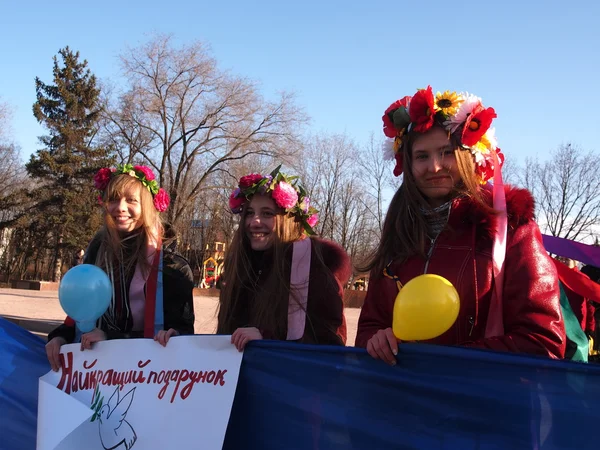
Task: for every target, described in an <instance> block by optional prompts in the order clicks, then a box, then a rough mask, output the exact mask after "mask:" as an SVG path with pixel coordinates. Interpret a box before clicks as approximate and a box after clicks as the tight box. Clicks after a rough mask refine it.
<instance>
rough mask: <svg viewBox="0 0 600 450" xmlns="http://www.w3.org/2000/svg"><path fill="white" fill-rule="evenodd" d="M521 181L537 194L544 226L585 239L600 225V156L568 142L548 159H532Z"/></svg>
mask: <svg viewBox="0 0 600 450" xmlns="http://www.w3.org/2000/svg"><path fill="white" fill-rule="evenodd" d="M519 181H520V184H521V185H522V186H524V187H526V188H528V189H529V190H530V191H531V192H532V193H533V195H534V197H535V199H536V203H537V206H538V221H539V222H540V226H541V227H542V230H544V231H545V232H549V233H551V234H552V235H553V236H559V237H563V238H566V239H573V240H581V239H585V238H587V237H588V236H590V235H592V234H593V233H594V228H595V227H597V226H598V225H600V160H599V159H598V155H597V154H595V153H593V152H584V151H583V150H582V149H580V148H579V147H577V146H574V145H573V144H571V143H567V144H564V145H561V146H560V147H558V149H557V150H555V151H554V152H552V155H551V158H550V159H549V160H547V161H545V162H539V161H538V160H532V159H528V160H527V161H526V163H525V167H524V168H523V169H522V171H521V173H520V179H519Z"/></svg>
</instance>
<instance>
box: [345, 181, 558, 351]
mask: <svg viewBox="0 0 600 450" xmlns="http://www.w3.org/2000/svg"><path fill="white" fill-rule="evenodd" d="M484 195H485V196H486V197H487V198H488V200H489V201H490V204H491V200H490V199H489V197H490V195H489V193H488V192H487V191H486V192H484ZM506 202H507V210H508V223H509V228H508V240H507V249H506V259H505V275H504V287H503V297H502V300H503V301H502V308H503V320H504V335H502V336H496V337H490V338H485V337H484V333H485V327H486V323H487V320H488V312H489V307H490V300H491V296H492V243H493V236H494V230H495V226H496V220H495V218H494V216H491V215H489V214H487V213H486V212H485V210H483V208H481V206H479V205H477V204H476V203H475V202H474V201H472V200H470V199H468V198H465V197H461V198H457V199H455V200H454V201H453V203H452V206H451V210H450V216H449V219H448V226H446V228H445V229H444V231H442V233H440V235H439V236H438V238H437V239H436V240H435V241H434V242H433V243H432V245H433V248H430V249H429V250H430V257H429V263H428V266H427V273H433V274H438V275H441V276H443V277H445V278H447V279H448V280H449V281H450V282H451V283H452V284H453V285H454V287H455V288H456V289H457V291H458V293H459V296H460V302H461V304H460V312H459V315H458V319H457V320H456V322H455V323H454V325H453V326H452V327H451V328H450V329H449V330H448V331H447V332H446V333H444V334H443V335H441V336H439V337H437V338H436V339H432V340H430V341H427V342H429V343H432V344H438V345H463V346H469V347H479V348H487V349H492V350H500V351H509V352H518V353H529V354H536V355H545V356H549V357H551V358H562V357H564V352H565V343H566V337H565V328H564V322H563V319H562V315H561V310H560V291H559V287H558V278H557V273H556V268H555V267H554V264H553V263H552V260H551V259H550V257H549V256H548V255H547V253H546V251H545V249H544V246H543V243H542V237H541V234H540V231H539V228H538V226H537V225H536V223H535V222H534V221H533V219H534V201H533V197H532V196H531V194H530V193H529V192H528V191H526V190H522V189H514V188H509V187H507V188H506ZM426 262H427V261H426V260H425V259H424V258H422V257H420V256H413V257H410V258H408V259H407V260H406V261H404V262H398V261H394V262H393V263H392V264H391V266H390V271H391V272H392V273H393V274H394V275H396V276H398V277H399V278H400V281H401V282H402V283H403V284H406V283H407V282H408V281H410V280H411V279H412V278H414V277H416V276H418V275H421V274H423V273H424V272H425V267H426ZM397 294H398V288H397V286H396V283H395V282H394V281H393V280H391V279H389V278H386V277H384V276H383V275H382V274H379V273H372V274H371V279H370V282H369V290H368V292H367V295H366V298H365V302H364V305H363V308H362V311H361V314H360V318H359V321H358V330H357V336H356V346H357V347H366V345H367V342H368V340H369V339H370V338H371V337H372V336H373V335H374V334H375V333H376V332H377V331H378V330H380V329H384V328H388V327H391V326H392V313H393V306H394V301H395V299H396V295H397ZM492 320H493V318H492Z"/></svg>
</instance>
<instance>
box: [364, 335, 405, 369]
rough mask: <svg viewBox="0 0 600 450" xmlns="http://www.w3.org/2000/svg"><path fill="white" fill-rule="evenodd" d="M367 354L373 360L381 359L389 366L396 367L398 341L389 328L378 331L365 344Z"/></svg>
mask: <svg viewBox="0 0 600 450" xmlns="http://www.w3.org/2000/svg"><path fill="white" fill-rule="evenodd" d="M367 352H368V353H369V355H371V356H372V357H373V358H375V359H381V360H383V361H384V362H386V363H388V364H389V365H391V366H395V365H396V355H397V354H398V339H396V336H394V333H393V332H392V329H391V328H386V329H385V330H379V331H378V332H377V333H375V334H374V335H373V337H372V338H371V339H369V341H368V342H367Z"/></svg>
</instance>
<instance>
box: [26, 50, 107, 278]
mask: <svg viewBox="0 0 600 450" xmlns="http://www.w3.org/2000/svg"><path fill="white" fill-rule="evenodd" d="M58 53H59V55H60V57H61V61H59V59H58V58H57V56H54V58H53V60H54V69H53V84H45V83H43V82H42V81H41V80H40V79H39V78H37V77H36V79H35V90H36V95H37V101H36V102H35V103H34V105H33V114H34V116H35V118H36V119H37V120H38V122H39V123H40V124H42V125H43V126H44V127H45V128H46V129H47V130H48V133H49V134H48V135H45V136H41V137H40V138H39V141H40V143H41V144H42V145H43V148H42V149H39V150H38V151H37V152H36V153H35V155H32V156H31V158H30V160H29V162H28V163H27V165H26V169H27V172H28V173H29V175H30V176H31V177H32V178H33V179H34V180H35V181H36V186H35V188H34V189H33V190H32V191H31V198H32V200H33V201H34V202H35V207H34V208H33V210H32V211H31V213H32V214H31V219H32V220H41V221H43V222H44V223H45V225H46V228H47V230H48V240H47V242H48V248H50V249H52V250H53V251H54V274H53V279H54V281H58V280H59V279H60V276H61V268H62V261H63V257H64V256H65V252H66V251H67V250H68V251H70V252H71V253H73V252H75V251H77V250H79V249H81V248H85V246H86V244H87V242H89V240H90V239H91V237H92V236H93V233H94V232H95V231H97V228H98V226H99V225H100V221H101V217H100V214H99V213H98V210H97V208H96V200H95V198H96V196H97V193H95V192H94V186H93V175H94V173H95V172H96V171H97V170H98V169H99V168H101V167H106V166H107V165H109V164H110V163H111V160H110V154H109V151H108V150H107V149H106V148H104V147H102V146H96V145H94V138H95V137H96V136H97V131H98V122H99V119H100V89H99V87H98V86H97V84H96V77H95V76H94V75H93V74H92V73H91V72H90V70H89V69H88V63H87V61H85V60H84V61H83V62H80V61H79V52H76V53H74V52H73V51H71V50H70V49H69V47H66V48H64V49H61V50H59V52H58Z"/></svg>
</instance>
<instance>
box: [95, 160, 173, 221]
mask: <svg viewBox="0 0 600 450" xmlns="http://www.w3.org/2000/svg"><path fill="white" fill-rule="evenodd" d="M121 174H126V175H129V176H132V177H134V178H137V179H138V180H140V182H141V183H142V184H143V185H144V187H145V188H146V189H148V191H149V192H150V193H151V194H152V199H153V201H154V207H155V208H156V210H157V211H158V212H164V211H166V210H167V208H168V207H169V203H170V202H171V199H170V198H169V194H167V191H165V190H164V189H163V188H161V187H159V186H158V182H157V181H156V178H155V177H154V173H153V172H152V169H150V168H149V167H147V166H134V165H132V164H119V165H118V166H117V167H116V168H115V167H110V168H109V167H104V168H102V169H100V170H99V171H98V172H97V173H96V175H94V186H95V187H96V189H98V190H99V191H100V193H101V196H100V198H99V200H100V201H101V200H102V195H103V194H104V191H105V190H106V188H107V187H108V183H109V182H110V180H111V179H112V177H114V176H117V175H121Z"/></svg>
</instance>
